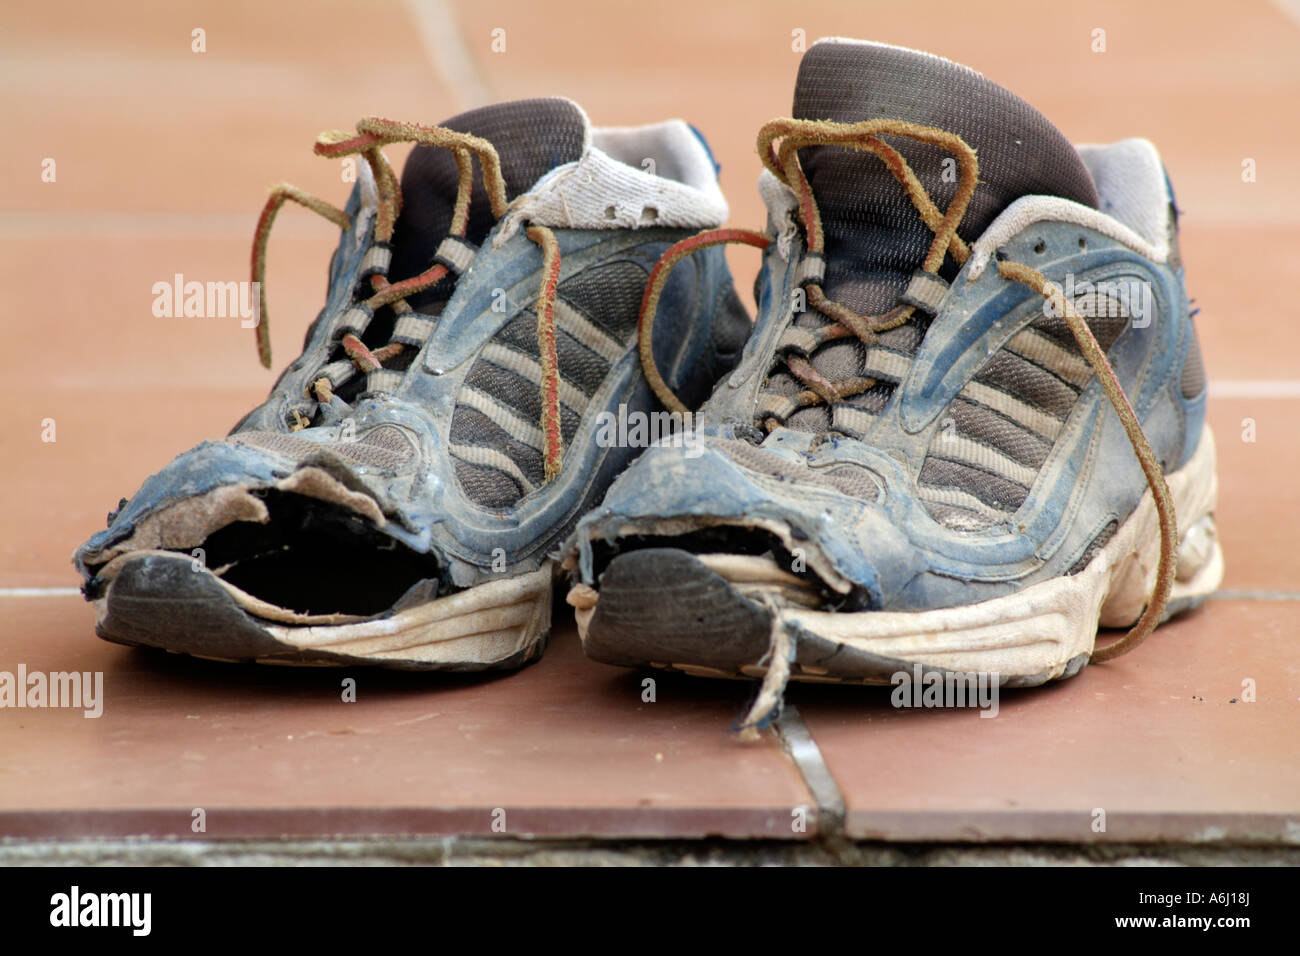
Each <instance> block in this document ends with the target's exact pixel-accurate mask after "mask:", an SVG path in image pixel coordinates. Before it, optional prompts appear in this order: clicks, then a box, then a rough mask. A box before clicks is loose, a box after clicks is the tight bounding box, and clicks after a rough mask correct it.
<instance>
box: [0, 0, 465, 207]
mask: <svg viewBox="0 0 1300 956" xmlns="http://www.w3.org/2000/svg"><path fill="white" fill-rule="evenodd" d="M411 25H412V24H411V19H410V16H409V13H408V10H407V7H406V5H405V4H403V3H401V2H400V0H377V2H373V3H370V2H367V3H364V4H362V3H349V2H338V0H334V2H327V3H311V4H306V3H286V4H274V5H270V6H268V5H266V4H261V3H256V2H252V0H241V2H234V3H227V2H221V0H201V2H199V3H191V4H185V5H176V4H171V3H167V2H165V0H141V2H136V3H132V5H131V12H130V13H129V14H128V13H126V12H125V11H124V10H123V9H122V8H120V7H113V6H111V5H93V4H84V3H77V2H75V0H54V2H51V3H42V4H34V5H27V6H26V7H24V8H20V7H17V6H15V5H8V6H7V7H6V8H5V10H3V11H0V112H3V114H4V116H5V117H6V124H7V128H8V129H9V132H10V135H12V136H16V137H17V138H18V139H19V140H20V141H21V142H22V144H23V147H22V148H21V149H13V150H6V151H5V152H4V153H3V155H0V209H4V210H9V211H12V210H26V211H30V212H48V211H54V212H58V213H64V214H70V213H74V212H75V213H81V214H84V213H87V212H89V211H94V212H100V213H102V212H117V213H127V212H131V213H140V212H146V213H159V212H164V211H178V212H185V213H191V212H198V211H214V210H239V211H243V210H245V209H250V207H256V206H260V205H261V202H262V199H263V197H264V193H265V189H266V187H267V186H269V185H270V184H272V183H275V182H279V181H281V180H286V179H287V180H289V181H291V182H294V183H295V184H297V185H299V186H302V187H303V188H306V189H311V190H316V191H327V190H328V189H329V188H330V187H331V186H334V187H337V185H338V184H339V181H340V175H339V165H338V162H335V161H327V160H323V159H318V158H316V157H314V156H313V155H312V153H311V147H312V143H313V141H314V139H315V137H316V134H317V133H319V132H320V131H321V130H324V129H338V128H343V129H350V128H352V124H354V123H355V122H356V120H358V119H360V118H362V117H364V116H373V115H383V116H392V117H395V118H403V119H410V120H414V121H416V122H426V123H437V122H440V121H441V120H443V119H445V118H446V117H448V116H450V115H452V114H453V113H455V112H457V110H458V109H459V101H458V94H457V92H456V90H455V89H454V88H452V87H451V86H449V85H448V84H447V83H446V82H445V81H444V80H443V78H442V77H441V76H439V74H438V73H437V71H436V70H435V69H434V67H433V65H432V64H431V63H430V62H429V60H428V57H427V55H426V53H425V51H424V48H423V46H422V45H421V42H420V39H419V36H418V34H417V33H415V32H414V31H413V30H412V28H411ZM195 28H202V29H204V30H206V31H207V37H206V42H207V51H206V52H205V53H201V54H199V53H194V52H192V51H191V42H192V41H191V31H192V30H193V29H195ZM400 153H401V150H396V149H395V151H394V153H393V154H392V155H394V156H397V155H400ZM47 157H48V158H53V159H54V160H55V162H56V164H57V165H56V170H57V180H56V182H54V183H44V182H42V181H41V169H42V167H41V161H42V160H43V159H45V158H47ZM250 191H251V193H252V195H253V197H254V198H252V199H250V198H249V196H250ZM250 211H253V212H255V208H252V209H251V210H250Z"/></svg>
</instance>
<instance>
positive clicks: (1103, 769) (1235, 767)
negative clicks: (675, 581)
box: [790, 601, 1300, 843]
mask: <svg viewBox="0 0 1300 956" xmlns="http://www.w3.org/2000/svg"><path fill="white" fill-rule="evenodd" d="M1298 637H1300V605H1298V604H1295V603H1290V602H1287V603H1260V602H1249V603H1247V602H1225V601H1212V602H1210V603H1209V604H1207V605H1206V606H1205V608H1204V609H1203V610H1201V611H1200V612H1197V613H1193V614H1191V615H1189V616H1186V617H1184V618H1183V619H1181V620H1178V621H1176V622H1172V623H1170V624H1168V625H1166V626H1165V627H1163V628H1162V629H1160V630H1159V631H1157V632H1156V633H1155V634H1154V635H1152V637H1151V638H1150V639H1148V641H1147V642H1146V643H1145V644H1144V645H1143V646H1142V647H1139V648H1138V649H1136V650H1135V651H1133V652H1132V653H1130V654H1128V655H1126V656H1125V657H1122V658H1120V659H1118V660H1116V661H1113V662H1110V663H1107V664H1104V665H1097V666H1094V667H1086V668H1084V670H1083V672H1082V673H1081V674H1080V675H1079V676H1077V677H1075V678H1073V679H1071V680H1068V681H1065V682H1063V683H1060V684H1054V685H1050V686H1047V687H1043V688H1035V689H1028V690H1020V691H1006V692H1004V693H1003V694H1002V695H1001V698H1000V702H999V703H1000V709H999V712H998V715H997V717H996V718H995V719H985V718H981V717H979V716H978V715H977V713H976V712H975V711H973V710H947V711H942V710H923V709H912V710H899V709H894V708H893V707H891V706H890V694H891V689H890V688H880V689H877V690H864V689H854V688H848V687H839V688H837V687H799V688H797V689H796V690H795V691H794V692H793V693H792V694H791V697H790V699H791V700H792V701H793V702H794V703H795V704H797V705H798V707H799V710H800V712H801V713H802V714H803V717H804V719H805V721H806V722H807V724H808V726H809V728H810V729H811V731H812V734H813V737H814V739H815V740H816V741H817V744H818V746H819V747H820V748H821V750H822V753H823V754H824V756H825V758H826V761H827V763H828V764H829V766H830V769H831V772H832V773H833V774H834V775H835V778H836V780H837V781H838V783H839V785H840V787H841V789H842V790H843V792H844V794H845V798H846V802H847V808H848V816H847V823H848V829H849V832H850V833H851V834H852V835H854V836H857V837H870V838H884V839H891V840H950V839H951V840H1050V841H1056V840H1065V841H1075V842H1084V843H1086V842H1091V841H1101V840H1110V841H1132V840H1157V839H1179V840H1222V839H1230V840H1252V839H1278V838H1282V839H1287V840H1294V839H1295V833H1296V829H1297V827H1300V765H1298V764H1297V761H1296V759H1295V740H1296V736H1297V733H1300V659H1298V658H1297V656H1296V653H1295V648H1296V640H1297V638H1298ZM1248 678H1249V679H1253V680H1254V681H1255V684H1256V694H1257V700H1256V701H1255V702H1254V703H1246V702H1244V701H1243V700H1242V698H1243V681H1245V680H1246V679H1248ZM1234 698H1235V699H1236V701H1237V702H1236V703H1233V702H1232V701H1233V700H1234ZM1097 808H1100V809H1102V810H1104V811H1105V813H1106V818H1105V819H1106V830H1105V832H1104V833H1094V832H1093V829H1092V823H1093V820H1094V815H1093V811H1094V809H1097Z"/></svg>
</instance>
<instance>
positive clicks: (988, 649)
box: [569, 426, 1223, 684]
mask: <svg viewBox="0 0 1300 956" xmlns="http://www.w3.org/2000/svg"><path fill="white" fill-rule="evenodd" d="M1166 481H1167V483H1168V486H1169V491H1170V495H1171V496H1172V499H1173V502H1174V509H1175V514H1176V516H1177V522H1178V527H1179V529H1180V537H1179V553H1178V567H1177V578H1176V580H1175V583H1174V588H1173V593H1172V594H1171V596H1170V601H1169V613H1170V614H1173V613H1177V612H1179V611H1181V610H1184V609H1186V608H1189V607H1193V606H1195V605H1196V604H1199V603H1200V602H1201V601H1203V600H1204V599H1205V598H1206V597H1208V596H1209V595H1210V594H1211V593H1213V592H1214V591H1215V590H1216V589H1217V588H1218V586H1219V584H1220V582H1221V581H1222V579H1223V552H1222V550H1221V549H1220V547H1219V543H1218V540H1217V533H1216V526H1215V522H1214V508H1215V503H1216V499H1217V495H1218V480H1217V476H1216V472H1215V448H1214V437H1213V435H1212V434H1211V432H1210V429H1209V427H1208V426H1207V427H1206V428H1205V430H1204V432H1203V433H1202V436H1201V441H1200V443H1199V445H1198V447H1197V450H1196V452H1195V454H1194V455H1193V456H1192V458H1191V460H1190V461H1189V462H1188V463H1187V464H1186V465H1185V466H1183V468H1181V469H1179V470H1178V471H1177V472H1174V473H1173V474H1170V475H1168V476H1166ZM1159 541H1160V533H1159V525H1158V522H1157V518H1156V510H1155V505H1154V502H1153V499H1152V497H1151V493H1150V491H1148V492H1147V493H1146V494H1145V495H1144V496H1143V498H1142V500H1141V502H1140V503H1139V505H1138V507H1137V508H1136V509H1135V510H1134V512H1133V514H1132V515H1130V517H1129V518H1128V520H1126V521H1125V522H1124V523H1123V524H1122V525H1121V526H1120V527H1119V528H1118V529H1117V530H1116V532H1115V534H1114V535H1113V536H1112V537H1111V539H1110V541H1109V542H1108V543H1107V544H1106V546H1105V547H1104V548H1103V549H1102V550H1101V551H1100V552H1099V553H1098V554H1097V556H1096V557H1094V558H1093V560H1092V561H1091V562H1090V563H1089V564H1088V566H1087V567H1086V568H1084V569H1083V570H1082V571H1081V572H1079V573H1077V574H1074V575H1070V576H1068V577H1059V578H1053V579H1052V580H1049V581H1044V582H1042V583H1040V584H1035V585H1031V586H1030V587H1027V588H1025V589H1024V590H1022V591H1020V592H1018V593H1016V594H1013V595H1009V596H1007V597H1002V598H996V599H994V600H990V601H984V602H982V603H979V604H972V605H966V606H962V607H952V608H942V609H938V610H933V611H915V612H891V611H862V612H853V613H839V612H826V611H817V610H811V609H809V608H807V607H801V606H799V605H800V604H801V603H804V602H803V601H802V600H801V598H802V597H803V595H801V593H800V592H801V589H802V588H804V587H807V585H806V583H805V582H803V581H802V580H801V579H799V578H797V577H795V576H793V575H790V574H788V573H787V572H786V571H784V570H783V569H781V568H779V567H777V566H776V565H775V564H774V563H773V562H771V561H770V560H767V561H764V560H762V559H757V558H747V557H737V556H734V555H699V556H698V558H699V560H700V561H701V562H702V563H703V564H704V565H705V566H706V567H708V568H709V569H710V570H711V571H713V572H714V573H716V574H718V575H720V576H721V577H723V578H724V579H726V580H727V581H728V582H729V583H730V584H732V585H733V586H734V587H735V589H736V590H737V591H739V592H740V593H741V594H742V595H745V596H746V597H751V598H763V599H766V600H768V601H770V602H771V603H772V604H773V605H774V606H775V607H776V608H777V613H778V614H779V616H780V618H781V621H782V622H783V623H785V624H786V625H788V626H790V627H791V628H792V629H795V630H796V631H802V632H805V633H808V634H812V635H815V636H816V637H819V638H822V639H824V640H826V641H829V642H831V643H832V644H835V645H839V646H842V647H846V648H852V649H855V650H857V651H861V652H864V653H866V654H870V655H872V656H873V657H876V658H881V659H885V660H890V661H898V662H905V663H907V664H909V665H910V664H920V665H922V666H923V667H930V668H935V669H940V670H944V671H953V672H962V673H985V674H997V675H998V676H999V678H1000V679H1002V680H1003V681H1005V682H1010V683H1012V684H1038V683H1043V682H1045V681H1048V680H1053V679H1056V678H1059V677H1062V676H1069V674H1073V673H1075V672H1076V671H1077V670H1078V669H1079V668H1080V667H1082V665H1083V662H1084V661H1086V659H1087V656H1088V655H1089V654H1091V653H1092V650H1093V646H1094V644H1095V642H1096V638H1097V630H1098V627H1099V626H1101V627H1128V626H1130V625H1132V624H1133V623H1134V622H1136V621H1137V619H1138V618H1139V617H1140V616H1141V613H1142V610H1143V608H1144V607H1145V605H1146V600H1147V597H1148V595H1150V593H1151V591H1152V589H1153V587H1154V583H1155V572H1156V564H1157V562H1158V559H1159V551H1160V548H1159ZM598 600H599V594H598V592H596V591H595V590H593V589H591V588H586V587H585V586H582V585H579V586H578V587H577V588H575V589H574V590H573V592H571V593H570V598H569V601H570V603H571V604H573V605H574V606H575V608H576V610H577V618H578V627H579V633H580V634H581V636H582V637H583V639H584V641H585V639H586V632H587V626H588V625H589V623H590V621H591V619H592V617H593V615H594V613H595V607H596V603H597V601H598ZM655 663H656V666H665V667H671V668H673V669H675V670H681V671H684V672H687V673H692V674H698V675H700V676H710V677H737V676H749V677H761V676H762V675H763V674H765V673H766V668H765V667H762V666H745V667H742V668H740V669H739V673H737V672H735V671H728V670H723V669H720V668H715V667H709V666H702V665H701V663H699V662H694V663H693V662H685V661H683V662H675V661H663V662H655ZM790 677H791V679H792V680H804V681H822V682H834V683H843V682H852V683H888V682H889V678H888V677H879V678H846V677H843V676H836V675H835V674H834V673H832V672H831V671H830V670H829V669H826V668H819V667H812V666H807V665H801V664H799V663H795V664H794V665H793V666H792V671H791V675H790Z"/></svg>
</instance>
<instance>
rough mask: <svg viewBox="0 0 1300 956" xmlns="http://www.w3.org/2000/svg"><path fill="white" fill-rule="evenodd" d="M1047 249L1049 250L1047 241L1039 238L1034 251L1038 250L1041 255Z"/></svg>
mask: <svg viewBox="0 0 1300 956" xmlns="http://www.w3.org/2000/svg"><path fill="white" fill-rule="evenodd" d="M1046 251H1047V243H1045V242H1043V240H1041V239H1039V240H1038V243H1037V244H1036V245H1035V246H1034V252H1036V253H1037V254H1038V255H1040V256H1041V255H1042V254H1043V253H1044V252H1046Z"/></svg>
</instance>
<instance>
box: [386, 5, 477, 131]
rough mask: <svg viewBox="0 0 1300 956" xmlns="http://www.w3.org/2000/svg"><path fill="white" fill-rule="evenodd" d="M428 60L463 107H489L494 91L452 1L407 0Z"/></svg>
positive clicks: (408, 8)
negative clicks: (462, 27)
mask: <svg viewBox="0 0 1300 956" xmlns="http://www.w3.org/2000/svg"><path fill="white" fill-rule="evenodd" d="M406 9H407V11H408V12H409V13H410V15H411V19H412V20H413V21H414V22H415V29H416V32H417V33H418V34H419V36H420V45H421V46H422V47H423V48H424V56H425V59H426V60H428V63H429V66H431V67H432V68H433V72H434V73H435V74H437V75H438V76H439V77H441V78H442V80H443V82H444V83H445V84H446V85H447V87H448V88H449V89H450V90H451V92H452V94H453V95H454V96H455V97H456V99H457V100H459V105H460V107H461V108H462V109H473V108H474V107H478V106H486V105H487V104H488V103H490V102H491V101H492V94H491V91H490V90H489V89H488V86H487V84H486V83H485V82H484V81H483V76H482V73H481V72H480V71H479V68H478V66H477V65H476V64H475V62H474V58H473V57H472V56H470V54H469V52H468V51H469V45H468V44H467V43H465V42H464V40H463V37H462V31H461V28H460V23H459V22H457V20H456V14H455V12H454V11H453V10H452V9H451V4H450V3H449V2H448V0H406Z"/></svg>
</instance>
